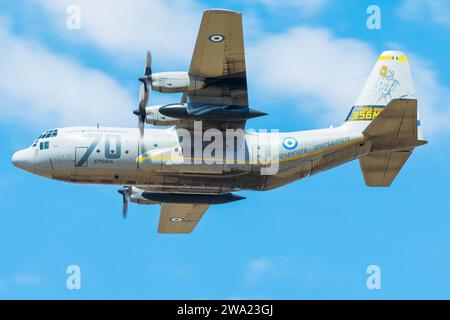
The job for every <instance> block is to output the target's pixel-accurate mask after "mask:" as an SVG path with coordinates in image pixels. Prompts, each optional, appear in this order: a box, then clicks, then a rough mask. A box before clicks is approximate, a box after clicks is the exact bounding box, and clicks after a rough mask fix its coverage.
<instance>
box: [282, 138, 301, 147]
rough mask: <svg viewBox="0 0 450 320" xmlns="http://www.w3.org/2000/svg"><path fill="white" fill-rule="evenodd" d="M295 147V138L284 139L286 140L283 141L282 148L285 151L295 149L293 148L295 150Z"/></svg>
mask: <svg viewBox="0 0 450 320" xmlns="http://www.w3.org/2000/svg"><path fill="white" fill-rule="evenodd" d="M297 146H298V142H297V140H296V139H295V138H293V137H286V138H284V139H283V147H284V148H285V149H286V150H292V149H295V148H297Z"/></svg>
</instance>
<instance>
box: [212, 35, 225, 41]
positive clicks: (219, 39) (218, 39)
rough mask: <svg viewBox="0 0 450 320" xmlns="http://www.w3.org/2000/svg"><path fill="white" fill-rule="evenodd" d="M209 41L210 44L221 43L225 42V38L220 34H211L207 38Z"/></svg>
mask: <svg viewBox="0 0 450 320" xmlns="http://www.w3.org/2000/svg"><path fill="white" fill-rule="evenodd" d="M208 39H209V41H211V42H222V41H223V40H225V37H224V36H223V35H221V34H212V35H210V36H209V37H208Z"/></svg>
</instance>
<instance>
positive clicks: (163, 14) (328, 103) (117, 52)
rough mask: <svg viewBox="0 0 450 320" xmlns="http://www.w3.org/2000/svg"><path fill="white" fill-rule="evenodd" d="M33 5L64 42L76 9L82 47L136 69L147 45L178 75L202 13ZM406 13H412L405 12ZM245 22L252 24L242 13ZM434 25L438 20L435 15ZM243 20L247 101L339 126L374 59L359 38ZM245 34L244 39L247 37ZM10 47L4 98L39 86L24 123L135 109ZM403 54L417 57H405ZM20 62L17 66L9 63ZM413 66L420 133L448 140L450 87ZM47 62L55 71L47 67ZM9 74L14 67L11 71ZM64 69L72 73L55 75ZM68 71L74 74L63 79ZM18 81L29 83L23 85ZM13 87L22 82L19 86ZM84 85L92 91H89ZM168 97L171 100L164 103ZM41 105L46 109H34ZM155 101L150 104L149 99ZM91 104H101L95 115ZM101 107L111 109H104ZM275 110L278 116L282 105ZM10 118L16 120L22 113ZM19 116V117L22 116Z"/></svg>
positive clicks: (156, 0) (103, 84)
mask: <svg viewBox="0 0 450 320" xmlns="http://www.w3.org/2000/svg"><path fill="white" fill-rule="evenodd" d="M254 2H257V3H259V4H261V5H266V6H268V7H270V6H279V5H280V4H276V3H278V2H275V1H272V0H254ZM405 3H406V2H405ZM426 3H427V6H428V7H430V8H431V7H432V8H435V6H436V5H432V4H431V5H430V3H431V2H429V1H426ZM40 4H41V6H43V8H45V10H47V12H49V13H50V15H51V17H52V21H53V23H54V24H55V26H58V28H59V30H60V31H61V34H64V35H65V36H67V37H68V38H71V37H76V36H74V35H76V34H77V33H73V32H72V31H68V30H67V29H66V28H65V26H66V18H67V15H66V12H65V10H66V8H67V5H68V4H78V5H79V6H80V7H81V12H82V13H81V14H82V29H81V31H80V32H81V36H80V38H81V40H83V41H87V42H88V43H93V44H94V45H95V46H97V47H99V48H101V49H103V50H104V51H105V52H107V53H109V54H111V55H113V56H114V57H115V58H117V59H118V60H123V59H125V60H127V59H129V60H131V59H133V63H134V61H136V60H135V59H143V58H142V57H143V54H144V52H145V50H146V49H147V48H150V49H153V54H154V56H156V58H155V59H154V68H155V69H157V70H161V68H162V66H164V65H166V66H167V65H170V66H172V68H173V69H175V68H177V67H180V66H183V65H187V64H188V62H189V60H190V56H191V54H192V48H193V46H194V42H195V37H196V33H197V29H198V24H199V23H200V17H201V11H202V8H201V4H200V3H199V2H197V1H180V0H177V1H174V2H170V3H169V2H164V1H160V0H152V1H144V0H135V1H133V2H132V3H131V5H130V4H129V3H127V4H124V3H123V2H122V1H119V0H112V1H107V0H99V1H89V0H77V1H69V0H63V1H50V0H40ZM325 5H326V1H318V2H314V1H300V2H296V1H288V2H287V3H283V6H291V7H292V6H297V7H298V8H300V7H304V8H308V9H305V10H306V11H307V10H311V11H314V10H316V11H317V10H320V9H321V8H323V7H324V6H325ZM415 5H417V3H415ZM411 8H413V7H412V5H411ZM411 8H410V9H409V10H412V9H411ZM430 10H431V9H430ZM433 10H435V11H436V9H433ZM174 12H176V17H175V16H174ZM244 19H249V18H246V15H244ZM436 19H437V21H439V18H436ZM250 20H251V21H250V24H249V22H248V21H247V23H246V25H249V26H250V25H253V26H255V28H254V29H255V30H253V31H252V39H251V41H247V42H246V49H247V65H248V68H249V70H248V71H249V72H248V74H249V83H250V85H251V86H253V87H254V89H256V90H254V91H252V92H251V94H252V95H254V96H256V97H254V98H251V100H254V99H255V98H257V97H259V96H263V97H264V98H265V99H270V100H274V101H275V100H277V99H279V98H282V99H283V102H285V103H286V102H287V103H288V105H286V106H285V107H286V108H293V107H294V108H296V109H297V110H300V111H302V112H306V113H307V114H309V115H310V116H311V118H315V119H318V120H319V122H321V125H329V124H331V123H334V124H338V123H340V122H341V121H343V119H344V117H345V116H346V115H347V113H348V111H349V109H350V107H351V105H352V104H353V102H354V101H355V99H356V97H357V96H358V94H359V92H360V90H361V89H362V86H363V84H364V82H365V80H366V78H367V76H368V74H369V72H370V71H371V69H372V67H373V65H374V64H375V61H376V57H377V55H378V54H379V52H376V51H375V50H374V48H373V47H372V46H371V45H370V44H369V43H367V42H365V41H362V40H358V39H354V38H341V37H338V36H336V35H334V34H333V32H332V31H331V30H329V29H326V28H312V27H307V26H297V27H293V28H291V29H288V30H286V31H285V32H282V33H270V32H264V33H263V28H262V27H261V21H260V20H259V19H258V17H256V16H254V15H253V16H251V19H250ZM245 21H246V20H244V23H245ZM247 29H248V28H247ZM76 32H78V31H76ZM245 32H246V34H248V33H250V30H245ZM258 34H260V35H261V34H263V35H264V36H258ZM11 39H12V40H11ZM0 40H1V39H0ZM7 40H9V41H7V43H8V42H9V43H11V42H13V43H15V44H16V47H19V48H21V50H17V51H19V53H20V54H19V55H16V54H7V53H5V52H4V51H3V52H2V53H0V57H1V56H2V55H7V56H9V60H15V63H13V64H11V63H9V61H7V62H5V61H4V62H3V64H4V65H6V67H8V68H9V70H11V71H12V73H13V74H15V75H16V79H15V81H14V83H15V84H16V85H13V84H10V86H13V87H14V88H13V89H14V90H11V92H13V93H14V92H16V94H15V95H16V96H17V95H19V96H21V97H27V96H28V90H29V89H25V88H27V87H29V84H30V82H31V83H37V84H39V85H38V86H36V89H34V88H33V87H31V92H32V93H33V94H32V95H31V96H30V98H29V99H28V101H30V102H32V103H31V105H32V106H35V107H28V106H27V108H28V111H29V114H28V116H29V117H30V118H33V117H39V116H41V115H42V113H43V114H44V115H46V114H49V113H51V112H56V114H57V115H58V114H60V117H62V118H63V119H64V121H65V122H66V123H67V122H70V123H75V122H78V123H80V120H84V119H90V121H94V120H93V119H95V121H100V122H102V121H108V120H110V119H115V118H118V119H123V118H124V117H125V118H129V116H130V115H129V111H130V110H131V108H130V106H132V105H135V104H136V101H134V100H135V99H134V98H132V99H130V98H129V97H128V94H127V92H126V91H124V89H123V88H121V87H120V86H119V84H117V83H116V82H115V81H114V80H113V79H111V78H110V77H108V76H107V75H106V74H104V73H101V72H99V71H96V70H90V69H86V68H83V67H82V66H80V65H78V64H77V63H74V62H71V61H69V60H67V59H64V58H61V57H57V56H55V55H52V54H51V53H50V52H48V51H45V49H42V47H40V50H39V46H38V50H37V52H42V51H44V54H42V55H43V56H44V58H47V59H40V58H39V59H35V58H34V59H33V58H31V57H30V55H31V53H29V52H28V51H29V50H25V49H26V48H27V45H28V44H25V43H24V41H21V40H20V39H17V38H14V37H11V36H9V37H7ZM17 44H19V45H17ZM386 49H390V48H386ZM406 54H407V55H409V56H410V57H412V56H414V55H413V54H412V53H411V52H408V51H407V50H406ZM20 55H21V56H22V58H21V59H17V58H16V59H13V58H15V57H16V56H20ZM33 56H34V53H33ZM158 57H159V58H158ZM24 58H27V59H29V60H32V61H33V60H34V62H32V63H31V62H30V63H29V64H30V65H31V67H32V68H30V69H33V67H34V69H37V70H33V74H34V75H35V77H36V75H37V77H38V79H35V78H34V79H33V78H32V77H29V76H28V77H27V76H25V75H28V74H30V73H29V72H28V71H27V70H28V68H25V67H24V66H23V65H22V66H21V65H20V63H19V62H20V61H21V60H24ZM38 60H42V62H43V63H37V62H36V61H38ZM139 61H141V60H139ZM167 61H171V62H172V64H167ZM411 62H412V63H411V67H412V71H413V77H414V82H415V87H416V93H417V96H418V97H419V100H420V101H419V103H420V105H419V108H420V110H421V117H422V122H423V125H424V132H425V135H427V134H433V135H434V134H436V133H442V132H446V133H447V132H448V133H450V132H449V131H450V130H448V129H447V128H446V126H445V125H444V124H445V123H447V122H448V121H449V120H450V115H449V112H447V111H444V109H445V108H444V107H445V106H447V105H448V103H447V102H446V100H445V98H444V97H445V96H446V95H447V94H448V92H449V91H450V89H449V88H447V87H446V86H445V85H442V84H441V83H440V82H439V77H438V71H437V70H436V69H435V68H434V67H433V66H432V65H431V64H429V63H427V61H426V60H424V59H421V58H420V57H415V59H411ZM1 64H2V62H0V65H1ZM46 65H50V66H53V67H49V68H47V67H46ZM62 65H64V66H62ZM15 68H18V70H14V69H15ZM64 68H66V69H68V70H69V71H66V72H62V71H61V70H63V69H64ZM42 69H45V70H47V69H48V70H49V71H50V72H42ZM7 70H8V69H7ZM37 71H40V72H37ZM68 73H71V74H72V76H70V77H64V75H67V74H68ZM55 78H56V79H58V80H55ZM22 79H23V80H22ZM31 79H33V80H31ZM61 79H69V80H68V81H69V84H68V85H67V86H64V87H70V88H73V89H72V90H70V91H69V93H73V94H72V95H71V97H70V99H67V97H66V96H65V94H64V93H62V92H63V90H54V88H55V86H56V87H58V85H60V83H61V82H62V80H61ZM85 79H87V80H85ZM36 80H37V81H36ZM4 82H5V80H3V82H0V90H1V88H2V86H3V87H4V88H5V87H6V88H8V84H7V83H4ZM24 82H25V83H27V84H28V86H23V83H24ZM18 83H20V84H21V85H17V84H18ZM89 88H91V90H88V89H89ZM92 88H95V90H94V89H92ZM25 92H27V94H25ZM83 92H86V93H85V94H83ZM108 93H109V94H108ZM52 95H55V96H52ZM5 96H8V95H3V96H2V98H0V99H5ZM164 97H166V96H164ZM172 98H173V97H170V96H169V97H168V98H167V101H169V100H170V99H172ZM68 100H70V101H75V102H76V103H70V102H69V103H70V107H69V106H68V107H66V108H60V107H59V106H60V105H67V101H68ZM39 101H44V102H45V103H40V104H39ZM152 101H153V102H154V100H153V99H152ZM48 102H50V103H48ZM86 103H87V104H88V105H89V107H87V106H86ZM89 103H91V104H89ZM74 105H76V106H78V107H79V108H82V112H75V113H74V110H77V108H76V107H74ZM91 105H96V106H97V105H100V106H102V107H99V108H92V107H90V106H91ZM106 105H108V107H105V106H106ZM55 106H58V107H55ZM80 106H81V107H80ZM442 106H444V107H442ZM83 108H84V109H83ZM274 108H276V110H277V111H279V110H280V107H279V106H274ZM61 109H63V111H61ZM99 110H101V112H100V111H99ZM107 110H111V111H110V112H108V111H107ZM13 111H14V110H13ZM15 111H16V112H17V113H19V110H15ZM269 111H270V110H269ZM20 113H21V114H22V112H21V111H20ZM80 118H81V119H80ZM71 120H73V121H71ZM133 120H134V119H132V120H131V121H133Z"/></svg>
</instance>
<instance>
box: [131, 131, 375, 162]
mask: <svg viewBox="0 0 450 320" xmlns="http://www.w3.org/2000/svg"><path fill="white" fill-rule="evenodd" d="M367 139H368V138H367V137H362V138H359V139H356V140H352V141H348V142H345V143H341V144H338V145H335V146H331V147H328V148H325V149H322V150H317V151H312V152H308V153H305V154H301V155H298V156H296V157H292V158H286V159H283V160H278V161H273V162H254V161H252V162H246V161H243V160H234V161H233V163H238V164H259V165H269V164H273V163H283V162H288V161H293V160H298V159H301V158H305V157H308V156H313V155H316V154H320V153H322V152H326V151H331V150H335V149H339V148H341V147H345V146H348V145H351V144H353V143H358V142H361V141H365V140H367ZM174 158H175V159H177V160H182V161H184V160H191V161H218V159H215V158H191V157H174V156H158V155H155V156H140V157H139V158H138V162H139V164H140V163H142V162H143V161H145V160H147V159H159V160H174Z"/></svg>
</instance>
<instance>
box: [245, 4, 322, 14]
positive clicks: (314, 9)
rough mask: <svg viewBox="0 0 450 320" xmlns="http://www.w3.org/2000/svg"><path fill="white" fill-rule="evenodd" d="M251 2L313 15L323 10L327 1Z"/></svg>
mask: <svg viewBox="0 0 450 320" xmlns="http://www.w3.org/2000/svg"><path fill="white" fill-rule="evenodd" d="M251 2H252V3H257V4H261V5H264V6H266V7H269V8H271V9H280V8H283V9H286V8H294V9H296V12H300V13H303V14H305V15H311V14H315V13H318V12H319V11H320V10H321V9H323V8H324V7H325V5H326V3H327V0H284V1H279V0H252V1H251Z"/></svg>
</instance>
